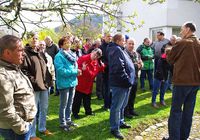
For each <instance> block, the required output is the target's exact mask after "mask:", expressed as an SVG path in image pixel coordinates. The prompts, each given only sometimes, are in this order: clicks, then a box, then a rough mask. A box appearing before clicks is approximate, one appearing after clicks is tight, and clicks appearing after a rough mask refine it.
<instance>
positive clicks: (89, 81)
mask: <svg viewBox="0 0 200 140" xmlns="http://www.w3.org/2000/svg"><path fill="white" fill-rule="evenodd" d="M83 63H85V64H86V65H87V67H86V70H82V75H80V76H78V85H77V86H76V90H77V91H79V92H81V93H85V94H91V93H92V88H93V82H94V79H95V77H96V75H97V74H98V73H99V72H100V71H103V70H104V65H102V66H100V65H99V64H98V61H97V60H91V54H87V55H84V56H82V57H80V58H79V59H78V68H79V69H82V66H83Z"/></svg>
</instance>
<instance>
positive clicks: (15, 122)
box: [0, 35, 36, 140]
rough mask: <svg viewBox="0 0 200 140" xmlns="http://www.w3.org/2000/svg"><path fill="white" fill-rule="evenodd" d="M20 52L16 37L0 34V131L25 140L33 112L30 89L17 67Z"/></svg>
mask: <svg viewBox="0 0 200 140" xmlns="http://www.w3.org/2000/svg"><path fill="white" fill-rule="evenodd" d="M23 54H24V51H23V45H22V41H21V39H20V38H18V37H15V36H12V35H5V36H3V37H2V38H0V99H1V100H0V135H1V136H2V137H4V138H5V139H6V140H19V139H20V140H29V139H30V134H31V131H30V130H31V127H32V122H33V120H34V117H35V114H36V106H35V102H34V101H35V98H34V90H33V88H32V85H31V83H30V81H29V79H28V77H26V76H25V75H24V74H23V73H22V72H21V70H20V69H19V65H20V64H22V62H23Z"/></svg>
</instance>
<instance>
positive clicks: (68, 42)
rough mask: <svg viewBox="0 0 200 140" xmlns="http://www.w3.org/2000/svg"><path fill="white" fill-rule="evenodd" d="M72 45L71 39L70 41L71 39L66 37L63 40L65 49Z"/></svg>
mask: <svg viewBox="0 0 200 140" xmlns="http://www.w3.org/2000/svg"><path fill="white" fill-rule="evenodd" d="M70 47H71V41H70V39H68V38H66V39H65V41H64V42H63V46H62V48H63V49H64V50H69V49H70Z"/></svg>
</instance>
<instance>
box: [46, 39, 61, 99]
mask: <svg viewBox="0 0 200 140" xmlns="http://www.w3.org/2000/svg"><path fill="white" fill-rule="evenodd" d="M44 41H45V43H46V49H45V51H46V52H47V53H48V54H49V55H50V56H51V57H52V59H53V61H54V58H55V55H56V54H57V53H58V51H59V49H58V46H57V45H56V44H54V43H53V40H52V39H51V37H50V36H47V37H46V38H45V40H44ZM55 87H57V86H56V85H55ZM55 92H56V93H55V96H58V95H59V92H58V90H57V88H56V91H55ZM53 93H54V86H52V87H51V90H50V94H53Z"/></svg>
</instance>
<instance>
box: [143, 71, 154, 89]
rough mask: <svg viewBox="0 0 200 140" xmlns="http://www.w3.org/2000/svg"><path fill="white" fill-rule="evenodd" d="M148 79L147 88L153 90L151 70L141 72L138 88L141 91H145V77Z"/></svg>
mask: <svg viewBox="0 0 200 140" xmlns="http://www.w3.org/2000/svg"><path fill="white" fill-rule="evenodd" d="M146 75H147V77H148V80H149V88H150V90H152V89H153V70H141V75H140V86H141V89H145V77H146Z"/></svg>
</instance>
